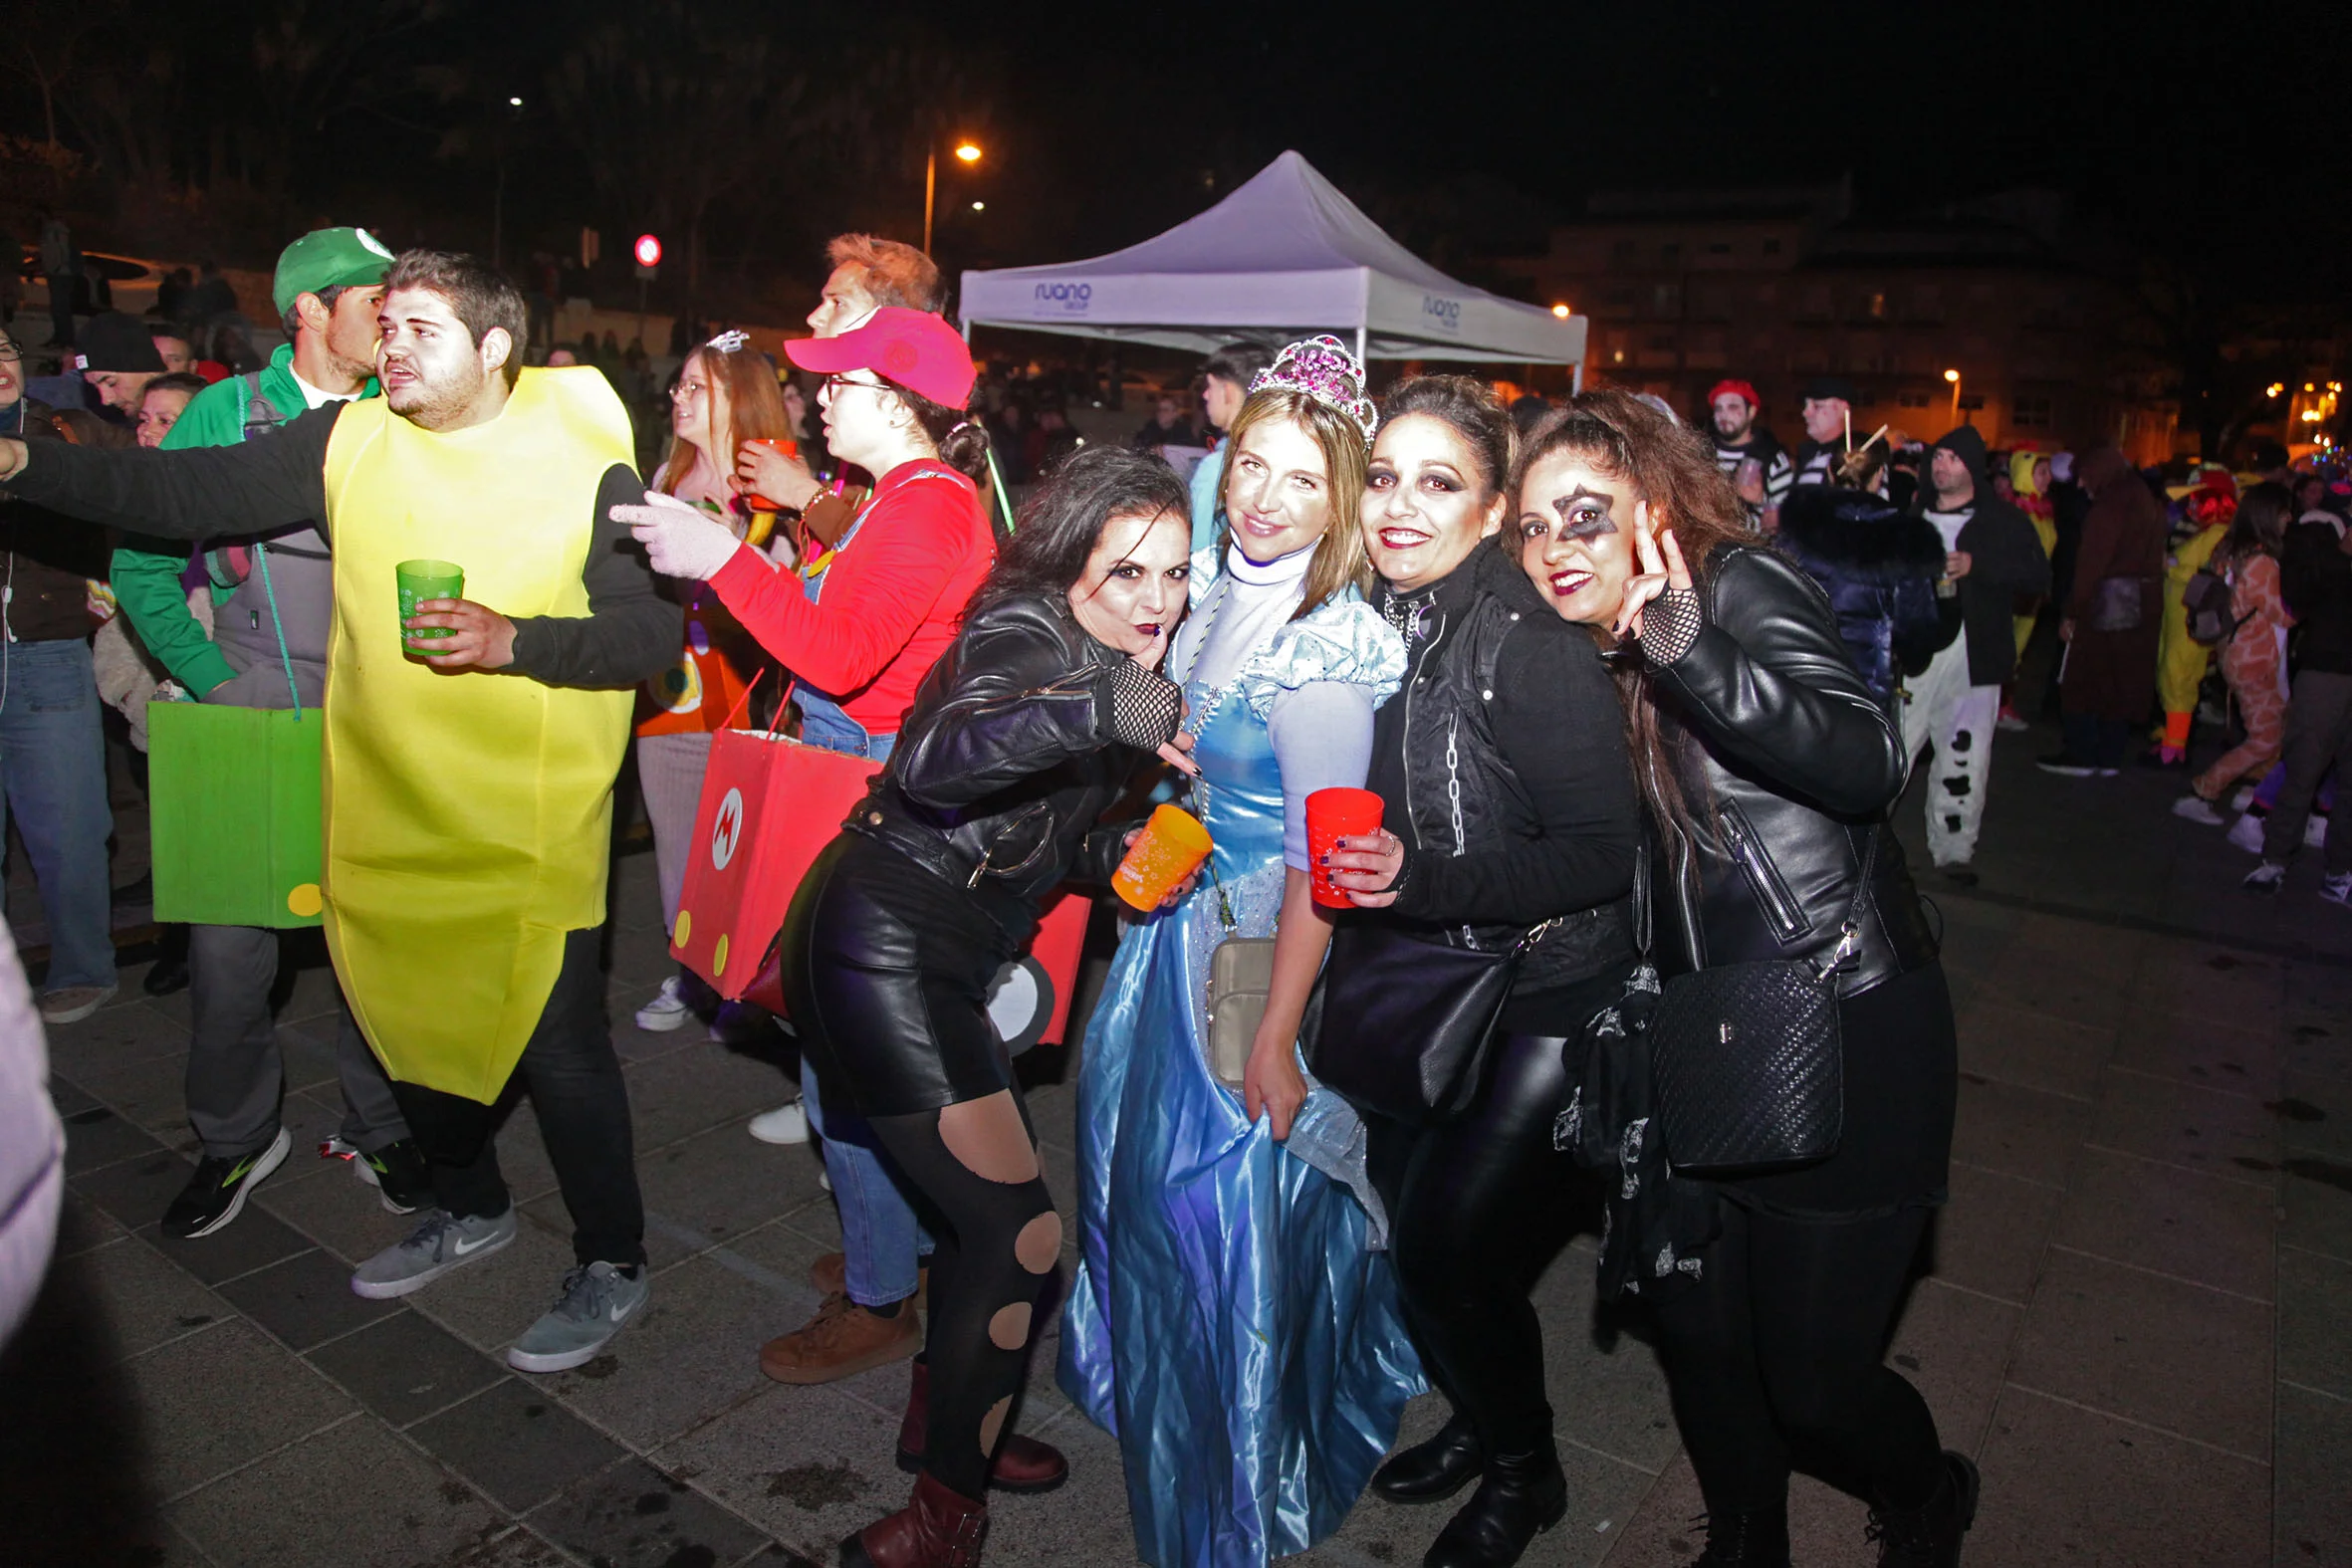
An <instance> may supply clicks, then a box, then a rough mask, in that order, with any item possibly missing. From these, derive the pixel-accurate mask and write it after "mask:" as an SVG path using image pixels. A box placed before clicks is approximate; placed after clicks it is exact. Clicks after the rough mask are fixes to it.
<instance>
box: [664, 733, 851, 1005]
mask: <svg viewBox="0 0 2352 1568" xmlns="http://www.w3.org/2000/svg"><path fill="white" fill-rule="evenodd" d="M880 771H881V764H879V763H876V762H872V761H869V760H868V759H866V758H863V757H851V756H849V755H848V754H847V753H845V752H828V751H826V750H825V749H824V748H823V747H820V746H804V745H802V744H801V743H800V742H799V741H795V740H790V739H788V738H786V737H784V736H780V735H762V734H758V733H755V732H753V731H750V730H720V731H718V732H716V733H715V734H714V735H713V736H712V737H711V760H710V768H709V771H708V772H706V773H705V774H704V775H703V779H702V799H701V802H700V803H699V804H697V805H696V806H695V808H694V839H693V844H694V850H693V858H692V859H691V860H689V861H688V862H687V864H686V884H685V887H684V889H683V890H682V891H681V892H680V894H679V897H678V920H677V924H676V925H675V926H673V927H671V928H670V953H671V955H672V956H673V957H675V958H676V959H677V960H678V962H679V963H681V964H684V965H685V966H686V967H687V968H688V969H690V970H692V971H694V973H695V974H697V975H700V976H701V977H702V978H703V979H704V980H706V981H708V982H710V984H711V989H712V990H714V991H716V992H718V994H719V995H720V996H722V997H724V998H726V999H727V1000H729V1001H730V1002H732V1001H734V1000H735V999H737V998H739V997H741V996H742V995H743V994H744V992H745V991H746V990H747V989H748V988H749V987H750V985H751V983H752V980H753V978H754V977H755V976H756V975H757V974H758V973H759V970H760V964H761V961H762V960H763V959H765V958H766V957H767V956H768V949H769V947H770V946H771V945H772V944H773V943H774V942H775V940H776V933H777V932H778V931H780V930H781V929H783V926H784V914H785V911H786V910H788V909H790V908H792V903H793V893H794V891H795V890H797V889H798V888H799V887H800V885H801V878H802V877H803V876H805V875H807V874H808V870H809V866H810V864H811V862H813V861H815V860H816V858H817V856H818V853H819V852H820V851H821V850H823V848H824V846H825V845H826V844H829V843H831V842H832V841H833V835H834V834H836V833H838V832H839V831H840V830H841V822H842V819H843V818H845V817H846V816H848V814H849V808H850V807H851V806H853V805H855V804H856V803H857V802H858V801H859V800H860V799H862V798H863V797H864V795H865V790H866V785H867V784H869V783H870V782H871V781H872V779H873V776H874V775H875V774H876V773H878V772H880Z"/></svg>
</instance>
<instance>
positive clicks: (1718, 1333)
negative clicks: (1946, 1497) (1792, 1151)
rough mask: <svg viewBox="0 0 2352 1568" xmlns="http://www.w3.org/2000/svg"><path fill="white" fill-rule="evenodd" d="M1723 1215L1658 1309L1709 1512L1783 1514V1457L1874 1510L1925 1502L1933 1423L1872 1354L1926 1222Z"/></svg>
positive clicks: (1931, 1478) (1678, 1417)
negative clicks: (1696, 1275) (1715, 1235)
mask: <svg viewBox="0 0 2352 1568" xmlns="http://www.w3.org/2000/svg"><path fill="white" fill-rule="evenodd" d="M1723 1211H1724V1229H1723V1234H1722V1236H1721V1237H1720V1238H1719V1239H1718V1240H1717V1242H1716V1244H1715V1245H1713V1246H1711V1247H1709V1248H1708V1250H1707V1252H1706V1271H1705V1273H1704V1274H1703V1276H1702V1277H1701V1280H1700V1282H1699V1283H1698V1284H1697V1285H1696V1286H1694V1287H1692V1288H1690V1289H1688V1290H1685V1291H1683V1292H1681V1293H1679V1294H1676V1295H1673V1296H1670V1297H1667V1298H1664V1299H1661V1300H1660V1301H1658V1302H1657V1303H1656V1304H1655V1306H1654V1308H1653V1316H1654V1317H1655V1320H1656V1322H1657V1325H1658V1330H1659V1350H1660V1352H1661V1354H1662V1355H1663V1356H1664V1358H1665V1361H1666V1373H1667V1381H1668V1386H1669V1388H1670V1389H1671V1391H1672V1393H1673V1396H1674V1417H1675V1423H1676V1425H1677V1426H1679V1427H1681V1429H1682V1437H1683V1443H1684V1445H1685V1446H1686V1447H1687V1448H1688V1449H1689V1450H1690V1454H1691V1467H1692V1468H1693V1469H1695V1470H1696V1471H1698V1475H1699V1489H1700V1490H1701V1492H1703V1493H1704V1494H1705V1495H1706V1498H1707V1506H1708V1508H1709V1510H1710V1511H1712V1512H1716V1513H1729V1512H1734V1511H1742V1510H1753V1509H1768V1508H1778V1507H1781V1506H1783V1505H1785V1503H1786V1502H1787V1498H1788V1471H1789V1466H1790V1462H1791V1456H1792V1455H1793V1456H1797V1457H1801V1458H1803V1459H1804V1460H1805V1461H1806V1467H1807V1468H1820V1469H1822V1470H1823V1472H1824V1473H1825V1474H1826V1475H1827V1476H1828V1478H1829V1479H1831V1480H1834V1481H1836V1482H1838V1483H1839V1484H1841V1485H1847V1486H1851V1487H1853V1488H1855V1489H1856V1490H1858V1491H1860V1492H1861V1493H1862V1494H1863V1495H1864V1496H1866V1497H1868V1498H1869V1499H1870V1500H1872V1501H1873V1502H1877V1503H1880V1504H1882V1505H1886V1506H1892V1507H1896V1508H1914V1507H1918V1506H1921V1505H1923V1504H1924V1503H1925V1502H1926V1501H1927V1500H1928V1498H1929V1496H1930V1495H1932V1494H1933V1492H1934V1490H1935V1486H1936V1480H1937V1476H1938V1475H1939V1473H1940V1462H1941V1461H1940V1458H1939V1454H1940V1452H1941V1445H1940V1444H1939V1442H1938V1440H1937V1437H1936V1418H1935V1417H1934V1416H1932V1415H1930V1414H1929V1413H1928V1407H1927V1402H1926V1401H1925V1400H1923V1399H1921V1398H1920V1397H1919V1391H1918V1390H1917V1389H1915V1388H1913V1387H1912V1386H1911V1385H1910V1384H1909V1383H1908V1382H1906V1381H1904V1379H1903V1378H1902V1377H1901V1376H1899V1375H1898V1374H1896V1373H1894V1372H1892V1371H1890V1370H1888V1369H1887V1367H1886V1366H1885V1364H1884V1363H1883V1362H1881V1361H1880V1359H1879V1358H1880V1356H1881V1355H1882V1354H1883V1353H1884V1351H1885V1348H1886V1336H1887V1330H1888V1327H1889V1326H1890V1324H1891V1323H1892V1322H1893V1320H1894V1315H1895V1306H1896V1304H1897V1302H1898V1301H1899V1300H1900V1299H1901V1297H1902V1293H1903V1284H1904V1281H1905V1279H1906V1278H1907V1277H1908V1274H1909V1269H1910V1263H1911V1258H1912V1254H1913V1253H1914V1252H1916V1251H1917V1250H1918V1249H1919V1238H1920V1234H1921V1232H1922V1231H1923V1230H1924V1229H1925V1227H1926V1225H1927V1220H1928V1211H1927V1210H1925V1209H1920V1208H1911V1209H1903V1210H1898V1211H1897V1212H1896V1213H1894V1214H1892V1215H1888V1216H1885V1217H1882V1218H1873V1219H1864V1220H1843V1221H1834V1222H1826V1223H1822V1222H1805V1221H1798V1220H1787V1219H1780V1218H1776V1217H1773V1216H1770V1215H1765V1214H1759V1213H1752V1212H1750V1211H1749V1210H1746V1209H1743V1208H1741V1207H1740V1206H1739V1205H1737V1204H1734V1203H1730V1202H1728V1201H1727V1202H1726V1203H1725V1204H1724V1205H1723Z"/></svg>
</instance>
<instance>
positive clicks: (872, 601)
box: [710, 459, 996, 735]
mask: <svg viewBox="0 0 2352 1568" xmlns="http://www.w3.org/2000/svg"><path fill="white" fill-rule="evenodd" d="M856 530H857V532H856V534H855V536H854V537H853V538H850V539H849V540H848V542H847V543H846V544H845V545H844V546H843V547H842V548H841V550H840V552H839V553H838V554H837V555H836V556H835V557H834V558H833V560H832V564H831V566H830V567H829V568H828V569H827V571H826V572H825V575H824V585H823V597H821V598H819V599H817V600H815V601H812V600H811V599H810V597H809V595H808V592H807V590H806V585H805V584H804V583H803V582H802V579H801V576H800V574H799V573H798V572H795V571H786V570H780V569H778V568H777V567H776V566H774V565H773V564H771V563H770V561H769V560H768V558H767V557H765V556H763V555H762V554H760V552H758V551H756V550H753V549H750V548H748V547H747V548H745V549H742V550H739V551H737V552H736V553H735V556H734V558H733V559H732V560H729V561H728V562H727V564H726V565H724V566H722V567H720V568H719V572H718V574H717V575H716V576H714V577H712V578H711V579H710V582H711V586H712V587H713V588H714V589H716V590H717V592H718V595H719V598H720V600H721V601H722V602H724V603H725V604H726V606H727V608H728V610H729V611H730V612H732V613H733V614H734V616H735V618H736V619H737V620H739V621H741V622H742V623H743V625H744V628H745V629H746V630H748V631H749V632H750V633H751V634H752V635H753V636H754V637H756V638H758V639H759V642H760V645H761V646H762V647H764V648H766V649H767V650H768V651H769V652H770V653H771V654H773V655H775V657H776V659H777V660H778V662H780V663H782V664H783V665H784V667H785V669H786V670H788V671H790V672H791V674H792V675H793V676H794V677H795V678H796V679H798V680H801V681H805V682H807V683H808V684H809V685H810V686H812V687H814V688H815V689H816V690H818V691H820V692H823V694H824V695H826V696H828V697H830V698H832V699H833V701H835V702H837V703H839V704H840V705H841V709H842V711H843V712H845V713H846V714H848V716H849V717H850V718H851V719H853V720H855V721H856V722H857V723H858V724H860V725H862V726H864V728H865V730H866V731H867V733H868V734H871V735H896V734H897V733H898V727H899V723H900V721H901V720H902V719H903V718H904V717H905V715H906V710H907V709H908V708H909V707H911V706H913V704H914V700H915V690H916V688H917V687H919V686H920V685H921V684H922V681H923V677H924V676H925V675H928V674H929V673H930V672H931V666H932V665H933V664H934V663H935V662H937V660H938V658H939V655H940V654H941V653H943V652H945V651H946V649H947V645H948V644H949V643H950V642H951V641H953V640H954V639H955V634H956V626H957V624H958V622H960V621H961V620H962V619H963V615H964V605H965V603H966V601H968V600H969V599H970V598H971V597H972V594H973V591H974V590H975V589H977V588H978V587H979V586H980V583H981V579H982V578H984V577H986V576H987V575H988V570H989V567H990V565H992V564H993V563H994V562H995V560H996V540H995V537H994V536H993V535H992V534H991V533H990V531H989V526H988V518H987V516H986V514H984V513H983V512H982V511H981V507H980V495H979V492H978V491H976V490H975V489H974V488H973V485H972V481H971V480H969V479H966V478H965V477H964V476H963V475H962V474H959V473H957V472H956V471H955V470H954V469H952V468H949V467H948V466H947V465H946V464H945V463H942V462H938V461H936V460H929V459H926V460H921V461H916V462H911V463H901V464H899V465H898V466H897V467H896V468H894V469H892V470H890V472H889V473H887V474H884V475H883V476H882V477H881V480H880V482H879V483H878V484H876V485H875V486H874V493H873V499H872V500H870V501H869V502H867V503H866V509H865V514H864V517H863V519H862V520H861V521H860V522H859V523H858V524H857V525H856Z"/></svg>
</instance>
